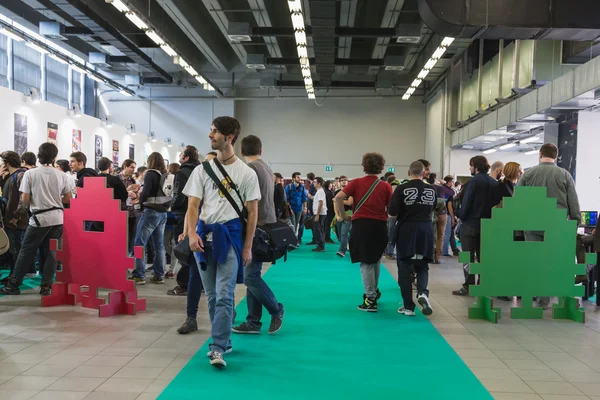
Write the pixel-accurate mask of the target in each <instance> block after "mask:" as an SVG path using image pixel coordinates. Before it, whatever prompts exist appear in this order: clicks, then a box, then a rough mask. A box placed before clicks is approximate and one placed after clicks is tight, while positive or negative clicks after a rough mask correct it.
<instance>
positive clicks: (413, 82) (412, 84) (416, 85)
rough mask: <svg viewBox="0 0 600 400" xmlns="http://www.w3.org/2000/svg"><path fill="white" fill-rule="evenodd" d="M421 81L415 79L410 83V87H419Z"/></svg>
mask: <svg viewBox="0 0 600 400" xmlns="http://www.w3.org/2000/svg"><path fill="white" fill-rule="evenodd" d="M421 82H422V80H421V79H415V80H414V81H412V83H411V84H410V86H411V87H415V88H417V87H419V85H420V84H421Z"/></svg>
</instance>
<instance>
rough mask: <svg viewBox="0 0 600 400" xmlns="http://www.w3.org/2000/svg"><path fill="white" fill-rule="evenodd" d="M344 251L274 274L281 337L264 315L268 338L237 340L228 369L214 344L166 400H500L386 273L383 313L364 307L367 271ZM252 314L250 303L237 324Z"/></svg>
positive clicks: (305, 252) (293, 263) (300, 260)
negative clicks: (216, 360)
mask: <svg viewBox="0 0 600 400" xmlns="http://www.w3.org/2000/svg"><path fill="white" fill-rule="evenodd" d="M306 239H307V238H305V240H306ZM306 242H308V240H306ZM336 250H337V246H334V245H327V251H326V252H325V253H317V254H315V253H312V252H311V247H308V246H301V248H300V249H299V250H297V251H295V252H293V253H291V254H290V255H289V257H288V261H287V262H286V263H283V262H281V263H278V264H277V265H275V266H274V267H273V268H271V269H270V270H269V271H268V273H267V274H266V276H265V280H266V281H267V283H268V284H269V285H270V286H271V288H272V289H273V291H274V293H275V294H276V295H277V296H278V300H279V301H280V302H282V303H284V305H285V311H286V313H285V319H284V323H283V327H282V329H281V331H280V332H279V333H277V334H276V335H273V336H270V335H269V334H268V333H267V329H268V325H269V322H270V317H269V315H268V313H267V312H266V311H265V312H264V315H263V323H264V325H263V331H262V334H261V335H248V336H239V335H234V336H233V337H232V340H233V353H231V354H228V355H226V356H225V360H226V361H227V368H226V369H224V370H218V369H216V368H214V367H212V366H210V365H209V363H208V358H207V357H206V352H207V351H208V344H205V345H204V347H202V348H201V349H200V350H199V351H198V353H196V355H194V357H193V358H192V359H191V360H190V361H189V362H188V364H187V365H186V366H185V367H184V368H183V370H182V371H181V372H180V373H179V374H178V375H177V376H176V377H175V379H174V380H173V381H172V382H171V383H170V384H169V386H167V388H166V389H165V390H164V391H163V393H162V394H161V395H160V397H159V399H163V400H169V399H178V400H181V399H194V400H198V399H202V398H205V397H206V396H209V397H214V398H219V399H224V400H229V399H243V400H255V399H256V400H258V399H260V400H264V399H274V400H275V399H286V400H288V399H298V400H300V399H301V400H321V399H323V400H325V399H327V400H336V399H344V400H346V399H357V400H358V399H360V400H364V399H445V400H449V399H460V400H463V399H469V400H475V399H476V400H478V399H492V396H491V395H490V394H489V393H488V392H487V390H486V389H485V388H484V387H483V385H482V384H481V383H480V382H479V381H478V380H477V378H476V377H475V376H474V375H473V373H471V371H470V370H469V368H468V367H467V366H466V365H465V364H464V363H463V361H462V360H461V359H460V357H459V356H458V355H457V354H456V353H455V352H454V350H453V349H452V348H451V347H450V346H449V345H448V343H447V342H446V341H445V340H444V338H443V337H442V336H441V335H440V334H439V332H438V331H437V330H436V329H435V327H434V326H433V325H432V324H431V323H430V322H429V321H428V320H427V318H426V317H424V316H423V315H421V314H420V313H417V316H416V317H406V316H403V315H399V314H398V313H397V309H398V307H399V304H398V302H399V301H400V300H401V297H400V292H399V290H398V284H397V283H396V282H395V280H394V279H393V278H392V276H391V275H390V274H389V273H388V272H387V270H385V268H384V267H382V268H381V270H382V271H381V281H380V285H379V286H380V289H381V292H382V294H383V296H382V298H381V300H380V304H379V312H378V313H374V314H370V313H365V312H362V311H359V310H357V308H356V307H357V305H358V304H359V303H360V302H361V300H362V293H363V287H362V282H361V278H360V271H359V267H358V265H353V264H351V263H350V260H349V257H346V258H345V259H340V258H339V257H337V256H336V255H335V251H336ZM201 301H203V302H204V301H205V299H204V296H203V298H202V300H201ZM246 311H247V308H246V302H245V300H244V301H243V302H242V303H241V304H240V305H239V306H238V307H237V313H238V319H237V323H240V322H243V319H244V318H245V315H246ZM434 315H435V310H434Z"/></svg>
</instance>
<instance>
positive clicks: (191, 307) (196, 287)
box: [178, 257, 204, 319]
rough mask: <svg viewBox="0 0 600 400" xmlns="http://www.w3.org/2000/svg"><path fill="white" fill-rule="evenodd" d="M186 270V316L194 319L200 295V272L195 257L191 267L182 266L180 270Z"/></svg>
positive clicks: (201, 288) (196, 314)
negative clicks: (187, 273)
mask: <svg viewBox="0 0 600 400" xmlns="http://www.w3.org/2000/svg"><path fill="white" fill-rule="evenodd" d="M183 268H187V269H188V271H189V275H190V277H189V280H188V284H187V316H188V317H191V318H194V319H196V317H197V316H198V303H200V296H201V295H202V290H203V289H204V288H203V287H202V278H200V270H199V269H198V264H197V263H196V257H194V261H193V262H192V264H191V265H182V266H181V269H183ZM178 276H179V275H178Z"/></svg>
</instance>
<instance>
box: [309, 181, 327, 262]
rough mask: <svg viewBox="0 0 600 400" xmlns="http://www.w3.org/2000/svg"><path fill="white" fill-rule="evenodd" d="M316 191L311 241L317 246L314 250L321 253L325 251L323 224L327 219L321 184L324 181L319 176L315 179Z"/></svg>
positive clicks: (325, 197)
mask: <svg viewBox="0 0 600 400" xmlns="http://www.w3.org/2000/svg"><path fill="white" fill-rule="evenodd" d="M315 182H316V185H315V187H316V189H317V193H315V195H314V197H313V209H312V212H313V215H314V216H315V222H314V224H313V235H314V238H313V241H314V242H315V243H316V244H317V247H315V248H314V249H313V251H314V252H317V253H321V252H324V251H325V229H327V227H326V226H325V224H326V221H327V196H326V195H325V190H324V189H323V185H324V184H325V181H324V180H323V178H321V177H317V178H316V179H315Z"/></svg>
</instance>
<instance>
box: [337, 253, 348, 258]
mask: <svg viewBox="0 0 600 400" xmlns="http://www.w3.org/2000/svg"><path fill="white" fill-rule="evenodd" d="M335 255H336V256H338V257H340V258H344V257H346V255H345V254H341V253H335Z"/></svg>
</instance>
